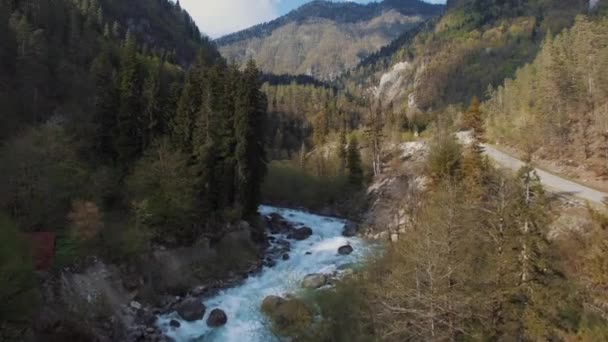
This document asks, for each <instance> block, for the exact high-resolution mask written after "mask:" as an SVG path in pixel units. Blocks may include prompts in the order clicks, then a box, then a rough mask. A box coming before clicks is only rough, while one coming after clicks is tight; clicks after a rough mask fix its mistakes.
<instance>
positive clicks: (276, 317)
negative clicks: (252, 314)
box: [262, 296, 313, 337]
mask: <svg viewBox="0 0 608 342" xmlns="http://www.w3.org/2000/svg"><path fill="white" fill-rule="evenodd" d="M262 312H264V314H266V315H267V316H268V317H269V318H270V322H271V323H272V328H273V330H274V332H275V333H277V334H278V335H281V336H291V337H296V336H298V335H302V334H304V333H305V332H306V331H307V330H308V329H309V328H310V325H311V324H312V318H313V312H312V310H311V309H310V308H309V307H308V306H307V305H306V304H305V303H304V302H303V301H302V300H301V299H298V298H290V299H283V298H281V297H276V296H269V297H266V298H265V299H264V302H262Z"/></svg>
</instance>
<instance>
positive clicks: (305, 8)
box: [215, 0, 445, 46]
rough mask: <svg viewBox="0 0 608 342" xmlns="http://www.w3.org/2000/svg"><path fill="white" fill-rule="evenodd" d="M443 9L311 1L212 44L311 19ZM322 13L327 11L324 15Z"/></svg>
mask: <svg viewBox="0 0 608 342" xmlns="http://www.w3.org/2000/svg"><path fill="white" fill-rule="evenodd" d="M414 7H415V8H416V11H414V10H413V9H414ZM444 7H445V6H444V5H435V4H429V3H427V2H424V1H421V0H405V1H400V0H384V1H382V2H372V3H369V4H366V5H363V4H358V3H355V2H331V1H327V0H314V1H311V2H309V3H306V4H304V5H302V6H300V7H299V8H297V9H294V10H292V11H291V12H289V13H287V14H286V15H283V16H281V17H279V18H276V19H274V20H271V21H269V22H266V23H261V24H257V25H254V26H252V27H249V28H246V29H244V30H240V31H237V32H234V33H230V34H227V35H225V36H222V37H220V38H217V39H215V43H216V44H217V45H218V46H224V45H228V44H231V43H234V42H237V41H241V40H244V39H249V38H252V37H253V36H255V34H256V32H258V31H259V32H261V33H262V34H267V35H269V34H270V33H272V31H273V30H274V29H276V28H277V27H280V26H283V25H286V24H288V23H290V22H294V21H296V22H301V21H305V20H306V19H310V18H311V17H317V18H325V19H330V20H334V21H337V22H344V23H352V22H358V21H364V20H370V19H373V17H374V16H377V15H380V14H382V12H385V11H389V10H391V9H395V10H397V11H399V12H400V13H401V14H404V15H415V14H424V15H435V14H437V13H438V9H440V10H443V8H444ZM326 10H330V11H329V12H326ZM331 10H333V11H331ZM337 11H339V12H337Z"/></svg>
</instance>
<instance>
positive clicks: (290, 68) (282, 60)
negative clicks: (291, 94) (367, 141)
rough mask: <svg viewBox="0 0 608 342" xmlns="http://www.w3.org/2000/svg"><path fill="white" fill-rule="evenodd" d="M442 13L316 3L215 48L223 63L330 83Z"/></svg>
mask: <svg viewBox="0 0 608 342" xmlns="http://www.w3.org/2000/svg"><path fill="white" fill-rule="evenodd" d="M443 8H444V6H441V5H431V4H428V3H425V2H423V1H420V0H385V1H383V2H380V3H371V4H368V5H361V4H356V3H352V2H347V3H334V2H329V1H321V0H317V1H312V2H310V3H308V4H306V5H304V6H302V7H300V8H298V9H296V10H294V11H292V12H290V13H288V14H287V15H285V16H282V17H280V18H278V19H275V20H273V21H271V22H268V23H265V24H261V25H257V26H254V27H252V28H249V29H246V30H244V31H240V32H237V33H233V34H230V35H227V36H225V37H222V38H219V39H217V40H216V43H217V45H218V46H219V49H220V52H221V53H222V55H223V56H224V57H225V58H226V59H228V60H236V61H237V62H241V63H242V62H244V61H246V60H247V59H249V58H251V57H253V59H254V60H255V61H256V62H257V63H258V65H259V66H260V68H261V69H262V71H264V72H269V73H275V74H306V75H310V76H314V77H316V78H319V79H323V80H329V79H334V78H336V77H337V76H338V75H339V74H341V73H342V72H343V71H345V70H347V69H349V68H352V67H354V66H356V65H357V64H358V63H359V62H360V61H361V60H362V59H364V58H366V57H367V56H368V55H370V54H371V53H372V52H374V51H376V50H378V49H379V48H380V47H382V46H384V45H386V44H388V43H389V42H391V41H392V40H393V39H395V38H397V37H398V36H399V35H400V34H401V33H403V32H404V31H407V30H409V29H411V28H412V27H415V26H416V25H417V24H419V23H421V22H423V21H425V20H426V19H428V18H430V17H433V16H435V15H438V14H439V13H441V11H442V10H443Z"/></svg>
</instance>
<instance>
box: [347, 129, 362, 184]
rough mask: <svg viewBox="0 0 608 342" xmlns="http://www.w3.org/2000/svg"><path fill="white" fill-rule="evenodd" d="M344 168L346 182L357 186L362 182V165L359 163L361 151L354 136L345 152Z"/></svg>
mask: <svg viewBox="0 0 608 342" xmlns="http://www.w3.org/2000/svg"><path fill="white" fill-rule="evenodd" d="M346 168H347V169H348V182H349V183H350V184H351V185H352V186H354V187H356V188H358V187H360V186H361V185H362V184H363V167H362V165H361V153H360V152H359V143H358V142H357V138H356V137H354V136H353V137H352V138H351V139H350V143H349V144H348V151H347V153H346Z"/></svg>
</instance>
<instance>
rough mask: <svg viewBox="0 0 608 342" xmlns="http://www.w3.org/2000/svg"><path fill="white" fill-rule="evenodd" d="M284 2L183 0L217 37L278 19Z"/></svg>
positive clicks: (183, 4) (206, 30) (193, 14)
mask: <svg viewBox="0 0 608 342" xmlns="http://www.w3.org/2000/svg"><path fill="white" fill-rule="evenodd" d="M279 1H281V0H180V4H181V6H182V7H183V8H185V9H186V10H187V11H188V12H189V13H190V15H192V17H193V18H194V20H195V21H196V23H197V25H198V27H199V28H200V29H201V31H203V32H204V33H205V34H207V35H209V36H211V37H213V38H217V37H220V36H222V35H225V34H228V33H232V32H235V31H239V30H242V29H245V28H248V27H250V26H253V25H256V24H259V23H262V22H266V21H269V20H272V19H274V18H276V17H277V16H278V15H279V13H278V10H277V4H278V3H279Z"/></svg>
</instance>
